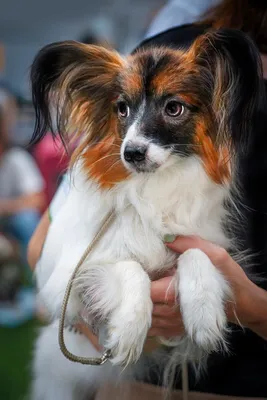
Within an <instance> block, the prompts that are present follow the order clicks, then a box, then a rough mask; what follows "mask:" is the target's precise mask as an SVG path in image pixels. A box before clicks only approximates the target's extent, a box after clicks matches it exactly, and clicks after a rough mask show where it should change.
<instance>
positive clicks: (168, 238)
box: [164, 235, 176, 243]
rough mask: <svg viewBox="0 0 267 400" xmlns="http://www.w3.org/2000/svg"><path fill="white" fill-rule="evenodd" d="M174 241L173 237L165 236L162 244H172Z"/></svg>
mask: <svg viewBox="0 0 267 400" xmlns="http://www.w3.org/2000/svg"><path fill="white" fill-rule="evenodd" d="M175 239H176V236H175V235H165V236H164V242H165V243H172V242H174V241H175Z"/></svg>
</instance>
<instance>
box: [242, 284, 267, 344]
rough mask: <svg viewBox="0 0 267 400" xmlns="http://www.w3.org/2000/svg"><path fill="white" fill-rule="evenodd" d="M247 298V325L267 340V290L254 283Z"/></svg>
mask: <svg viewBox="0 0 267 400" xmlns="http://www.w3.org/2000/svg"><path fill="white" fill-rule="evenodd" d="M247 298H248V306H247V313H248V315H247V323H246V326H247V327H248V328H249V329H251V330H252V331H253V332H255V333H256V334H257V335H259V336H261V337H262V338H263V339H265V340H267V292H266V291H265V290H263V289H261V288H259V287H257V286H256V285H254V284H253V286H252V287H251V293H249V294H248V296H247Z"/></svg>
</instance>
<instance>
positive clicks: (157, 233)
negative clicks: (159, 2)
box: [31, 29, 264, 400]
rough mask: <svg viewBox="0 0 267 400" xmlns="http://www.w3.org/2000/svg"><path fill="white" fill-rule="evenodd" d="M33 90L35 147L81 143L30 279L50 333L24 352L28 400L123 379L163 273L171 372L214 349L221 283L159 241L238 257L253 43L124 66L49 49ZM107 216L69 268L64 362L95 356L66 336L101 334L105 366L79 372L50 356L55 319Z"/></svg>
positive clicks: (229, 40) (162, 51) (190, 254)
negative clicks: (168, 298)
mask: <svg viewBox="0 0 267 400" xmlns="http://www.w3.org/2000/svg"><path fill="white" fill-rule="evenodd" d="M31 81H32V92H33V102H34V105H35V110H36V128H35V133H34V136H33V139H34V140H40V139H41V138H42V137H43V136H44V135H45V133H46V132H47V131H48V130H52V129H54V131H55V132H56V133H58V134H60V135H61V137H62V140H63V141H64V142H65V143H66V145H68V143H69V142H71V140H73V139H75V140H76V139H77V138H78V139H79V144H78V146H77V148H76V150H75V151H74V153H73V154H72V158H71V163H70V168H69V176H70V189H69V193H68V195H67V196H66V201H65V203H64V205H63V206H62V208H61V209H60V210H59V212H58V214H57V215H56V216H55V219H54V220H53V221H52V224H51V226H50V229H49V232H48V235H47V238H46V241H45V244H44V248H43V252H42V255H41V258H40V260H39V262H38V265H37V267H36V276H37V284H38V289H39V297H40V299H41V301H42V302H43V303H44V304H45V306H46V308H47V310H48V311H49V313H50V315H51V324H50V325H48V326H47V327H45V328H44V329H43V330H42V332H41V334H40V336H39V338H38V340H37V343H36V350H35V359H34V383H33V399H34V400H63V399H64V400H75V399H79V400H80V399H88V398H90V395H93V393H94V392H95V390H96V389H97V388H98V387H99V386H100V385H101V383H103V382H104V381H106V380H107V379H117V378H118V377H119V376H121V371H122V370H123V369H124V368H125V366H128V367H127V368H126V371H127V370H128V369H131V365H133V364H134V363H136V362H137V361H138V360H139V359H140V357H141V354H142V351H143V346H144V343H145V341H146V337H147V333H148V330H149V328H150V326H151V313H152V301H151V298H150V285H151V280H153V279H155V278H157V277H159V276H161V275H162V274H164V273H166V271H168V270H169V269H171V268H174V267H175V274H174V277H173V284H174V287H175V290H176V296H177V304H179V307H180V310H181V314H182V318H183V324H184V329H185V333H184V334H183V335H182V336H181V337H176V338H173V340H171V341H170V343H169V344H170V345H172V349H173V350H172V360H173V362H174V363H175V364H176V365H179V364H180V363H181V362H183V361H192V362H196V363H197V362H201V360H202V358H203V357H205V356H208V355H209V354H210V353H211V352H216V351H221V349H222V348H226V347H227V326H228V324H227V317H226V311H225V308H226V303H227V302H228V301H232V302H234V298H233V294H232V291H231V287H230V285H229V283H228V282H227V280H226V278H225V277H224V276H223V274H222V273H221V272H220V271H219V270H218V269H217V268H216V266H214V265H213V264H212V262H211V261H210V259H209V258H208V256H207V255H206V254H205V253H204V252H202V251H201V250H199V249H197V248H193V249H190V250H188V251H186V252H185V253H184V254H181V255H180V256H178V255H177V254H175V253H174V252H172V251H171V250H169V249H168V248H167V247H166V245H165V244H164V237H165V235H170V234H171V235H175V236H177V235H198V236H200V237H202V238H204V239H206V240H209V241H212V242H213V243H215V244H217V245H218V246H220V248H221V249H219V250H218V251H219V253H218V254H219V257H221V258H222V259H223V257H225V254H226V251H228V252H230V254H231V255H232V256H233V257H234V256H235V255H236V254H238V245H239V243H238V240H237V238H236V236H235V225H236V219H237V218H236V215H237V214H238V218H239V223H240V224H243V225H244V226H245V223H246V221H245V220H244V221H242V220H241V218H242V216H240V213H239V211H238V198H239V196H241V197H242V187H241V185H240V182H239V173H238V171H239V164H240V159H241V158H242V157H243V156H244V155H245V154H247V152H248V151H249V148H250V145H251V141H252V140H253V132H254V130H255V129H256V126H257V124H258V119H259V115H260V113H261V96H262V95H263V93H264V85H263V80H262V72H261V63H260V57H259V54H258V51H257V49H256V48H255V46H254V44H253V43H252V41H251V40H250V39H249V38H248V37H246V36H245V35H244V34H243V33H241V32H238V31H234V30H226V29H225V30H219V31H210V32H208V33H206V34H204V35H201V36H199V37H198V38H197V39H196V40H195V41H194V42H193V44H192V45H191V46H190V47H189V48H188V49H181V48H175V46H173V45H172V46H169V47H168V46H157V45H155V46H148V47H141V48H139V49H138V50H137V51H135V52H134V53H132V54H131V55H129V56H126V57H122V56H120V55H119V54H118V53H117V52H115V51H113V50H111V49H108V48H104V47H98V46H94V45H84V44H81V43H78V42H74V41H67V42H60V43H55V44H51V45H48V46H47V47H45V48H44V49H42V50H41V51H40V52H39V54H38V55H37V57H36V59H35V61H34V63H33V66H32V71H31ZM52 108H53V109H56V114H57V127H56V129H55V127H53V126H52V125H53V123H52V117H51V115H52ZM240 193H241V194H240ZM111 210H114V211H115V214H116V218H115V221H114V223H113V224H112V225H111V226H110V228H109V229H108V230H107V232H106V233H105V235H104V236H103V237H102V239H101V241H100V242H99V243H98V245H97V247H96V248H95V249H94V250H93V252H92V254H91V255H90V257H88V258H87V259H86V261H85V262H84V264H83V266H82V267H81V270H80V272H79V274H78V277H77V279H76V281H75V282H74V288H73V290H72V292H71V296H70V302H69V306H68V309H67V324H66V328H65V340H66V344H67V347H68V348H69V349H70V350H71V351H72V352H73V353H75V354H77V355H80V356H99V353H98V352H97V350H96V349H95V348H94V347H93V346H92V345H91V343H90V342H89V340H88V339H87V338H86V337H85V336H83V335H82V334H79V333H75V332H74V331H73V330H72V329H69V327H68V326H67V325H69V326H72V325H74V324H75V323H77V322H79V321H80V319H82V320H83V321H84V320H86V321H88V324H89V321H92V320H93V321H94V325H96V326H101V329H102V331H104V332H105V334H104V339H103V340H102V344H103V345H104V347H105V349H109V350H110V351H111V355H112V356H111V359H110V361H109V362H108V363H106V364H105V365H103V366H101V367H100V366H97V367H96V366H85V365H81V364H76V363H72V362H70V361H68V360H67V359H66V358H65V357H64V356H63V355H62V354H61V352H60V349H59V345H58V325H59V315H60V311H61V307H62V302H63V297H64V292H65V289H66V286H67V284H68V281H69V279H70V277H71V274H72V272H73V270H74V268H75V266H76V264H77V263H78V261H79V259H80V258H81V256H82V254H83V252H84V250H85V249H86V247H87V246H88V244H89V243H90V242H91V241H92V240H93V238H94V237H95V235H96V233H97V231H98V229H99V225H100V224H101V221H102V220H103V219H104V217H105V216H106V215H107V214H108V213H109V212H110V211H111ZM242 266H243V265H242ZM164 343H165V345H166V344H168V343H166V341H164ZM137 367H138V363H137ZM137 367H136V368H137ZM133 370H134V368H133Z"/></svg>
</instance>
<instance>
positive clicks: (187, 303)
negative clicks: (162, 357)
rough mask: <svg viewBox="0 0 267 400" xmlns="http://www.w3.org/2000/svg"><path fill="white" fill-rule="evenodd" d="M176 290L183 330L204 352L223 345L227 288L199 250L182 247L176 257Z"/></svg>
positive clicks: (219, 274) (220, 275) (220, 276)
mask: <svg viewBox="0 0 267 400" xmlns="http://www.w3.org/2000/svg"><path fill="white" fill-rule="evenodd" d="M177 292H178V296H179V302H180V307H181V313H182V317H183V322H184V326H185V330H186V333H187V334H188V335H189V337H190V338H191V340H192V341H193V342H194V343H195V344H196V345H197V346H198V347H199V348H200V349H203V350H204V351H205V352H208V353H209V352H211V351H216V350H218V347H220V346H225V332H226V328H227V318H226V313H225V309H224V307H225V301H226V300H227V299H228V298H229V296H230V288H229V285H228V283H227V281H226V280H225V278H224V277H223V276H222V274H221V273H220V272H219V271H218V270H217V269H216V268H215V267H214V265H213V264H212V263H211V261H210V259H209V258H208V257H207V256H206V254H204V253H203V252H202V251H201V250H198V249H192V250H188V251H186V252H185V253H184V254H182V255H181V256H180V257H179V260H178V281H177Z"/></svg>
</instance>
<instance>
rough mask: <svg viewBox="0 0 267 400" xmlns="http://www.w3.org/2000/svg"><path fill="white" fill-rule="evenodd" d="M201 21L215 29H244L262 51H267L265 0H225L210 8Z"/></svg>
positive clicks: (266, 4) (266, 6)
mask: <svg viewBox="0 0 267 400" xmlns="http://www.w3.org/2000/svg"><path fill="white" fill-rule="evenodd" d="M200 22H201V23H204V24H207V25H211V26H212V27H213V28H215V29H219V28H233V29H239V30H242V31H243V32H245V33H247V34H248V35H249V36H250V37H251V38H252V40H253V41H254V42H255V43H256V45H257V47H258V48H259V50H260V51H261V52H263V53H267V2H266V1H264V0H223V1H222V2H221V3H219V4H218V5H217V6H214V7H212V8H210V9H209V10H208V11H207V13H206V14H205V15H204V17H203V19H202V20H201V21H200Z"/></svg>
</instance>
